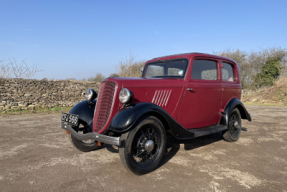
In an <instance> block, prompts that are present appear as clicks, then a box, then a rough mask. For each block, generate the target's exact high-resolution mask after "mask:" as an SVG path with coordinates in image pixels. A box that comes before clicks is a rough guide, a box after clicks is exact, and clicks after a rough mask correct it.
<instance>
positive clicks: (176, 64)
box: [62, 53, 251, 174]
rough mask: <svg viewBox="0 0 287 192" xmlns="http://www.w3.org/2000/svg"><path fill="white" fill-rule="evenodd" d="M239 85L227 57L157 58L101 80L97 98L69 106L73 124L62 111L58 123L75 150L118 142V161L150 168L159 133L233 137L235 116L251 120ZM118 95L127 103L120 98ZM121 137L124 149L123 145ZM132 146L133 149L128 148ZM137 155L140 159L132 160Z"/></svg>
mask: <svg viewBox="0 0 287 192" xmlns="http://www.w3.org/2000/svg"><path fill="white" fill-rule="evenodd" d="M241 89H242V87H241V83H240V70H239V67H238V64H237V63H236V62H235V61H233V60H231V59H228V58H225V57H219V56H215V55H209V54H203V53H187V54H178V55H171V56H164V57H157V58H154V59H152V60H149V61H147V62H146V64H145V67H144V69H143V73H142V77H141V78H121V77H109V78H107V79H106V80H104V81H103V82H102V84H101V87H100V90H99V95H98V99H97V100H94V97H96V96H95V94H94V95H93V96H91V97H92V99H90V100H89V101H82V102H80V103H79V104H77V105H76V106H75V107H74V108H72V110H71V111H70V114H74V115H75V116H72V115H71V117H70V119H73V118H76V120H77V123H74V124H71V123H69V120H68V119H69V118H67V117H69V114H63V116H64V118H63V117H62V128H64V129H66V130H68V131H69V132H70V133H71V134H70V135H71V137H72V141H73V144H74V145H75V146H76V147H77V148H78V149H80V150H81V151H90V150H92V149H95V148H97V146H98V144H99V142H96V141H100V142H103V143H107V144H112V145H117V146H120V149H121V148H123V149H122V152H121V150H120V156H121V160H122V161H123V164H124V166H125V167H126V168H127V169H129V170H131V171H132V172H134V173H135V174H144V173H147V172H149V171H151V170H153V169H155V167H156V166H157V165H158V163H159V161H160V159H161V158H162V155H163V154H162V153H163V152H162V151H163V150H164V146H165V142H166V140H165V134H170V135H172V136H174V137H175V138H177V139H190V138H194V137H198V136H202V135H207V134H212V133H215V132H219V131H222V132H223V137H224V139H225V140H227V141H236V140H237V139H238V138H239V135H240V131H241V128H240V125H241V119H247V120H249V121H251V115H250V114H249V113H248V112H247V110H246V109H245V107H244V105H243V104H242V103H241V102H240V97H241ZM88 94H90V95H92V91H90V92H88V93H87V95H88ZM121 94H122V96H123V98H128V101H127V102H121V101H120V99H119V95H120V97H121ZM65 117H66V118H67V119H66V120H65ZM77 118H78V119H77ZM140 124H143V125H140ZM145 124H147V125H146V126H147V127H149V126H150V127H155V128H154V129H153V132H152V133H151V131H150V129H149V128H143V127H144V125H145ZM81 125H82V128H81ZM141 126H142V127H141ZM80 129H83V130H84V131H83V133H84V134H80ZM149 131H150V132H149ZM139 132H144V133H143V134H142V135H139V134H140V133H139ZM163 132H164V133H163ZM137 134H138V135H137ZM149 134H150V138H149V139H148V136H147V135H149ZM153 134H154V135H153ZM162 135H163V136H162ZM136 136H138V137H139V138H135V137H136ZM153 137H154V138H153ZM151 138H153V139H151ZM156 138H162V139H161V140H160V139H158V140H160V142H159V141H157V140H156ZM136 139H138V140H136ZM85 140H93V141H94V143H90V144H89V143H85V142H84V141H85ZM126 140H127V141H126ZM127 142H130V143H131V144H130V147H131V149H130V150H127V149H125V148H127V147H126V146H127ZM123 143H125V144H123ZM134 143H141V144H134ZM162 144H164V146H163V148H162V147H161V145H162ZM89 145H90V146H93V147H90V148H89ZM85 146H86V147H85ZM132 147H137V148H138V149H137V150H136V151H134V152H131V151H132ZM141 151H143V152H142V153H144V154H145V157H142V156H143V155H142V153H141ZM121 153H122V154H121ZM133 153H134V154H133ZM139 154H140V155H139ZM137 155H138V156H141V158H142V159H144V158H146V159H145V161H144V162H141V161H139V162H138V161H137V159H136V158H135V156H136V157H137ZM149 156H150V157H149ZM142 161H143V160H142Z"/></svg>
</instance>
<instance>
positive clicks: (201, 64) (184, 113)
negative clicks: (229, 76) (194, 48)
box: [177, 58, 222, 129]
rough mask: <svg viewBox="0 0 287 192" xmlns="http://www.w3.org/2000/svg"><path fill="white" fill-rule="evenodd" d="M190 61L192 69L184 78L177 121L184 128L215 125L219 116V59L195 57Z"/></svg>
mask: <svg viewBox="0 0 287 192" xmlns="http://www.w3.org/2000/svg"><path fill="white" fill-rule="evenodd" d="M191 63H192V65H191V66H190V67H192V70H191V72H190V73H189V76H188V77H187V78H186V87H185V94H184V97H183V100H182V104H181V107H180V110H179V112H178V116H177V121H178V122H179V123H180V124H181V125H182V126H183V127H185V128H186V129H192V128H200V127H207V126H211V125H215V124H217V123H218V121H219V119H220V117H221V113H220V106H221V97H222V84H221V80H220V73H219V61H218V60H217V59H215V58H208V59H207V58H195V59H192V61H191Z"/></svg>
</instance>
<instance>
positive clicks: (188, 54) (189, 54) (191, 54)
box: [152, 52, 237, 64]
mask: <svg viewBox="0 0 287 192" xmlns="http://www.w3.org/2000/svg"><path fill="white" fill-rule="evenodd" d="M178 56H184V57H190V56H211V57H217V58H221V59H226V60H229V61H233V62H234V63H236V62H235V61H234V60H232V59H230V58H227V57H222V56H219V55H212V54H208V53H200V52H191V53H180V54H173V55H166V56H161V57H155V58H153V59H152V60H154V59H157V60H158V59H161V58H166V57H178ZM236 64H237V63H236Z"/></svg>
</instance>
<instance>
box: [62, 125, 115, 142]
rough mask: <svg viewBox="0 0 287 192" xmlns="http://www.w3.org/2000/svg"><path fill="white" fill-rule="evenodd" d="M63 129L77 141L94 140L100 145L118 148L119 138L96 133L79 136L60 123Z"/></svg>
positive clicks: (68, 126)
mask: <svg viewBox="0 0 287 192" xmlns="http://www.w3.org/2000/svg"><path fill="white" fill-rule="evenodd" d="M61 127H62V128H63V129H65V130H66V131H69V132H70V133H71V134H72V135H73V136H74V137H75V138H76V139H78V140H81V141H83V140H89V139H92V140H96V141H100V142H102V143H106V144H110V145H116V146H120V144H121V142H120V137H111V136H107V135H102V134H98V133H94V132H93V133H91V132H90V133H85V134H80V133H78V132H77V131H75V130H74V129H73V128H72V127H71V125H68V124H65V123H62V126H61Z"/></svg>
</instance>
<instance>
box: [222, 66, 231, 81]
mask: <svg viewBox="0 0 287 192" xmlns="http://www.w3.org/2000/svg"><path fill="white" fill-rule="evenodd" d="M222 64H223V68H222V80H223V81H231V82H233V81H234V72H233V68H232V65H230V64H228V63H222Z"/></svg>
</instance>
